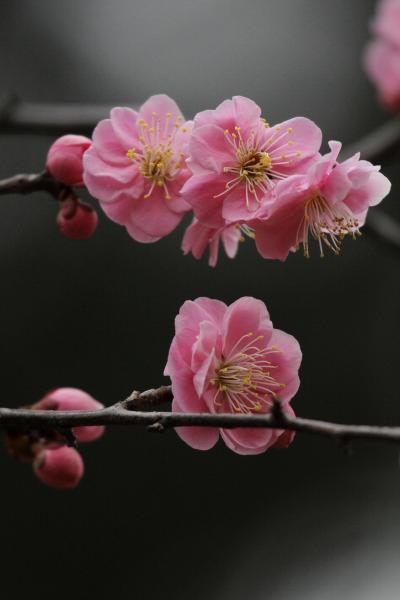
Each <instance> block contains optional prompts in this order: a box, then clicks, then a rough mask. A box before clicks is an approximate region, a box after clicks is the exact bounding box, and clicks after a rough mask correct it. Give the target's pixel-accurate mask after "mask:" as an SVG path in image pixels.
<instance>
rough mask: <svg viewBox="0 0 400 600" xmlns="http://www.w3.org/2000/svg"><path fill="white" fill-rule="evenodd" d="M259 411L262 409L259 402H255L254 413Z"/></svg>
mask: <svg viewBox="0 0 400 600" xmlns="http://www.w3.org/2000/svg"><path fill="white" fill-rule="evenodd" d="M261 409H262V406H261V404H260V402H256V403H255V405H254V410H255V411H256V412H260V410H261Z"/></svg>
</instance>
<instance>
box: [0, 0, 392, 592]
mask: <svg viewBox="0 0 400 600" xmlns="http://www.w3.org/2000/svg"><path fill="white" fill-rule="evenodd" d="M373 9H374V1H373V0H352V1H351V2H349V1H348V0H335V1H334V2H321V1H320V0H246V2H243V0H241V1H239V0H201V1H197V2H195V1H194V0H163V1H161V0H146V2H140V3H139V2H138V1H137V0H96V1H95V0H85V1H84V2H82V0H57V1H56V2H55V1H54V0H41V1H40V2H35V1H34V0H19V1H18V2H16V1H15V0H3V1H2V2H1V6H0V17H1V18H0V34H1V35H0V44H1V47H2V51H1V53H0V68H1V89H2V91H3V92H7V91H13V92H16V93H17V94H18V95H19V96H20V98H22V99H24V100H27V101H34V102H55V103H58V102H87V103H105V104H115V105H121V104H122V105H125V104H127V103H130V104H135V103H136V104H137V103H139V104H140V103H141V102H142V101H143V100H144V99H146V98H147V97H148V96H149V95H151V94H154V93H160V92H164V93H167V94H169V95H171V96H172V97H173V98H174V99H176V100H177V102H178V104H179V105H180V106H181V108H182V110H183V112H184V114H185V115H186V116H187V117H188V118H190V117H193V115H194V114H195V113H196V112H197V111H199V110H203V109H205V108H214V107H215V106H216V105H217V104H218V103H219V102H221V101H222V100H223V99H225V98H226V97H231V96H232V95H234V94H242V95H245V96H248V97H250V98H252V99H254V100H255V101H256V102H257V103H258V104H260V105H261V107H262V108H263V113H264V116H265V117H267V119H268V120H269V121H271V122H278V121H280V120H282V119H285V118H289V117H292V116H296V115H304V116H307V117H309V118H311V119H313V120H315V121H316V122H317V123H318V124H319V125H320V126H321V128H322V129H323V131H324V135H325V147H324V149H326V142H327V140H329V139H339V140H342V141H343V142H344V143H345V144H349V143H353V142H355V141H356V140H357V139H358V138H359V137H360V136H362V135H364V134H365V133H367V132H369V131H371V130H372V129H373V128H374V127H376V126H378V125H379V124H381V123H384V122H385V121H386V120H387V119H388V118H389V116H388V115H387V114H385V113H384V112H383V110H381V109H380V108H379V106H378V104H377V102H376V99H375V92H374V90H373V88H372V86H371V85H370V84H369V82H368V81H367V78H366V76H365V75H364V73H363V71H362V69H361V66H360V63H361V54H362V50H363V47H364V45H365V43H366V40H367V39H368V21H369V19H370V18H371V16H372V14H373ZM75 133H79V132H75ZM52 141H53V138H51V137H48V136H44V135H43V136H28V135H18V136H16V135H11V134H7V135H3V136H2V137H1V141H0V158H1V162H0V177H7V176H10V175H12V174H14V173H17V172H36V171H39V170H41V169H42V168H43V164H44V159H45V155H46V152H47V149H48V147H49V145H50V143H51V142H52ZM399 161H400V152H398V154H397V156H393V158H392V160H391V162H388V163H386V164H384V165H383V172H384V173H385V174H386V175H387V176H389V177H390V178H391V179H392V181H393V191H392V194H391V196H390V197H389V198H388V199H386V200H385V201H384V209H385V210H386V211H387V212H388V213H390V214H392V215H394V216H397V217H398V218H399V219H400V207H399V206H398V204H399V203H398V195H399V191H400V181H399V180H400V177H399V169H398V165H399ZM55 217H56V203H55V202H54V201H53V200H52V199H51V198H50V197H48V196H46V195H44V194H43V195H41V194H36V195H32V196H27V197H22V196H15V197H13V196H3V197H2V198H1V218H0V278H1V281H2V282H3V284H2V292H1V296H0V340H1V341H0V352H1V365H2V371H1V383H2V394H1V405H4V406H18V405H22V404H27V403H32V402H34V401H35V400H37V399H38V398H40V397H41V396H42V395H43V394H44V393H45V392H46V391H47V390H48V389H50V388H52V387H58V386H76V387H80V388H83V389H85V390H87V391H88V392H90V393H91V394H92V395H93V396H95V397H96V398H97V399H98V400H100V401H101V402H103V403H105V404H111V403H114V402H115V401H117V400H119V399H122V398H124V397H125V396H127V395H128V394H129V393H130V392H131V390H132V389H134V388H136V389H147V388H149V387H154V386H158V385H160V384H162V383H164V382H167V380H166V379H165V378H163V376H162V372H163V369H164V365H165V362H166V356H167V352H168V348H169V344H170V341H171V339H172V336H173V327H174V323H173V321H174V317H175V314H176V313H177V312H178V310H179V307H180V306H181V304H182V303H183V301H184V300H186V299H188V298H196V297H198V296H200V295H205V296H209V297H212V298H219V299H221V300H224V301H225V302H228V303H230V302H232V301H233V300H235V299H237V298H239V297H240V296H243V295H252V296H255V297H257V298H261V299H262V300H264V301H265V302H266V304H267V306H268V308H269V310H270V313H271V316H272V320H273V322H274V324H275V325H276V326H277V327H279V328H281V329H283V330H285V331H288V332H290V333H292V334H293V335H295V336H296V337H297V338H298V339H299V340H300V343H301V346H302V349H303V353H304V360H303V365H302V369H301V379H302V387H301V390H300V392H299V394H298V395H297V397H296V398H295V399H294V401H293V406H294V408H295V410H296V412H297V413H298V414H300V415H302V416H309V417H314V418H321V419H331V420H336V421H344V422H348V423H351V422H354V423H361V422H366V423H375V424H384V423H385V424H393V425H394V424H399V420H400V419H399V417H400V396H399V390H398V389H397V386H396V385H395V380H394V379H393V378H394V374H395V373H396V371H398V358H399V352H398V347H399V340H400V310H399V306H400V285H399V277H398V273H399V268H400V256H399V255H398V254H396V253H394V252H393V251H391V250H390V249H388V248H386V247H384V246H382V245H380V244H379V243H378V242H376V241H375V240H373V239H371V238H370V237H369V236H368V235H367V234H365V235H364V236H363V237H362V238H361V239H360V240H359V241H357V242H352V241H349V240H346V242H345V243H344V248H343V252H342V255H341V256H340V257H335V256H330V255H329V256H328V255H327V256H326V258H325V259H323V260H321V259H320V258H319V257H318V252H316V251H315V252H313V253H312V258H311V260H309V261H306V260H305V259H304V258H303V257H302V255H301V253H300V252H299V253H298V254H297V255H293V256H290V257H289V259H288V261H287V262H286V263H284V264H282V263H278V262H275V261H265V260H263V259H261V258H260V257H259V256H258V254H257V252H256V250H255V248H254V247H252V244H251V242H250V241H247V242H246V243H245V244H243V245H241V248H240V251H239V255H238V258H237V259H236V260H235V261H234V262H233V261H230V260H229V259H227V258H225V257H222V258H221V259H220V261H219V264H218V266H217V267H216V268H215V269H210V268H209V267H208V266H207V261H206V260H203V261H201V262H198V261H195V260H194V259H193V258H192V257H190V256H188V257H183V256H182V254H181V250H180V241H181V236H182V232H183V227H181V228H180V229H179V230H178V231H177V232H175V233H174V234H173V235H171V236H170V237H168V238H166V239H164V240H162V241H160V242H158V243H157V244H154V245H140V244H138V243H136V242H134V241H133V240H131V239H130V238H129V236H128V235H127V234H126V233H125V230H124V229H123V228H121V227H119V226H117V225H115V224H113V223H111V222H110V221H107V220H106V218H104V216H103V215H100V224H99V228H98V231H97V233H96V235H95V236H94V237H93V238H92V239H91V240H89V241H86V242H73V241H70V240H67V239H65V238H63V237H61V235H60V234H59V233H58V231H57V229H56V226H55ZM82 453H83V455H84V459H85V465H86V475H85V477H84V479H83V481H82V483H81V484H80V486H79V487H78V488H77V489H76V490H74V491H72V492H57V491H55V490H52V489H49V488H46V487H44V486H43V485H42V484H41V483H39V481H38V480H36V479H35V478H34V476H33V475H32V472H31V469H30V467H29V466H24V465H20V464H18V463H16V462H14V461H13V460H12V459H11V458H9V457H8V456H7V455H6V453H5V452H3V453H2V454H1V455H0V469H1V473H2V481H3V484H2V493H1V513H2V519H1V542H2V558H1V565H2V569H1V571H2V574H1V583H0V593H1V595H2V597H3V598H7V599H8V598H13V599H14V598H15V599H19V598H25V597H27V596H29V597H32V598H55V597H56V598H59V599H61V600H63V599H67V598H72V597H73V598H83V599H85V598H113V599H115V600H119V599H125V598H138V599H146V600H147V599H153V598H167V599H171V600H172V599H173V600H187V599H188V598H190V599H191V600H203V599H207V600H217V599H218V600H224V599H225V598H226V599H229V600H242V599H243V598H251V599H252V600H263V599H265V598H274V600H292V599H293V600H294V599H302V598H307V600H314V599H315V600H317V599H318V600H334V599H335V600H336V599H337V598H338V597H342V598H346V599H351V600H376V598H378V597H379V598H380V600H392V599H393V600H394V599H396V600H397V599H398V597H399V589H400V570H399V558H398V557H399V544H400V542H399V536H400V517H399V511H400V508H399V499H400V472H399V456H398V449H397V448H396V447H384V446H382V445H375V446H374V445H372V444H355V445H354V446H353V448H352V452H351V453H350V454H349V453H348V452H345V451H344V449H343V448H341V447H339V446H337V445H336V444H334V443H333V442H331V441H329V440H325V439H317V438H308V437H306V436H297V438H296V440H295V442H294V444H293V445H292V446H291V448H290V449H289V450H286V451H270V452H268V453H266V454H265V455H261V456H257V457H241V456H237V455H235V454H233V453H231V452H230V451H229V450H227V449H226V448H225V446H223V444H220V445H218V447H216V448H215V449H213V450H212V451H209V452H206V453H201V452H196V451H193V450H192V449H190V448H189V447H187V446H186V445H185V444H184V443H183V442H182V441H181V440H180V439H179V438H178V437H177V436H176V435H175V434H174V432H173V431H172V432H168V433H166V434H165V435H162V436H160V435H154V434H153V435H151V434H149V433H147V432H146V431H144V430H141V429H138V428H121V429H118V428H113V429H110V430H109V431H107V434H106V436H105V437H104V438H103V439H102V440H100V441H98V442H96V443H94V444H93V445H86V446H84V447H83V448H82Z"/></svg>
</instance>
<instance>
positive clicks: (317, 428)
mask: <svg viewBox="0 0 400 600" xmlns="http://www.w3.org/2000/svg"><path fill="white" fill-rule="evenodd" d="M171 398H172V393H171V388H170V387H169V386H163V387H161V388H158V389H154V390H153V389H152V390H148V391H146V392H143V393H141V394H140V393H139V392H133V394H131V396H129V398H127V399H126V400H124V401H122V402H118V403H117V404H114V405H113V406H110V407H108V408H104V409H101V410H95V411H90V412H88V411H70V412H66V411H44V410H30V409H18V408H17V409H10V408H0V428H3V429H5V430H6V431H7V430H12V431H13V432H15V431H16V430H21V431H27V430H29V429H39V430H41V429H44V430H51V429H56V430H59V429H60V428H61V429H65V428H70V427H77V426H85V425H107V426H111V425H142V426H147V427H148V429H149V430H150V431H164V430H166V429H170V428H173V427H182V426H185V427H218V428H220V427H221V428H224V429H234V428H237V427H241V428H242V427H249V428H266V429H282V430H289V431H297V432H298V433H308V434H312V435H320V436H325V437H330V438H334V439H337V440H339V441H341V442H349V441H352V440H362V439H363V440H371V441H377V442H378V441H380V442H395V443H400V427H378V426H372V425H343V424H340V423H329V422H326V421H317V420H313V419H303V418H301V417H290V416H287V415H285V414H284V413H283V412H282V410H281V409H280V406H279V404H277V405H275V410H273V411H272V412H270V413H268V414H258V415H255V414H247V415H243V414H241V415H238V414H211V413H174V412H159V411H157V412H155V411H151V412H146V411H144V410H133V408H136V407H137V406H141V407H143V408H144V407H153V406H155V405H156V404H160V403H163V402H167V401H170V400H171Z"/></svg>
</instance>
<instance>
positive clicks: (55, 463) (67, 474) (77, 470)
mask: <svg viewBox="0 0 400 600" xmlns="http://www.w3.org/2000/svg"><path fill="white" fill-rule="evenodd" d="M33 469H34V472H35V474H36V476H37V477H38V478H39V479H40V481H42V482H43V483H45V484H46V485H49V486H51V487H55V488H58V489H69V488H74V487H76V486H77V485H78V483H79V482H80V480H81V479H82V476H83V472H84V465H83V460H82V458H81V455H80V454H79V452H77V451H76V450H75V449H74V448H69V447H67V446H61V448H56V449H55V450H44V451H42V452H40V453H39V454H38V455H37V457H36V459H35V461H34V463H33Z"/></svg>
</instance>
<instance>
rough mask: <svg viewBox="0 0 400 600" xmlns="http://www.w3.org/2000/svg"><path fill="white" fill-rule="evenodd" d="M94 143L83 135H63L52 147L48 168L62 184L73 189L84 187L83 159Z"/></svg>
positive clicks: (48, 156)
mask: <svg viewBox="0 0 400 600" xmlns="http://www.w3.org/2000/svg"><path fill="white" fill-rule="evenodd" d="M91 144H92V141H91V140H90V139H89V138H87V137H84V136H83V135H63V136H62V137H60V138H58V140H56V141H55V142H54V144H52V146H50V150H49V152H48V154H47V160H46V168H47V170H48V171H49V173H50V174H51V175H52V176H53V177H54V179H56V180H57V181H60V182H61V183H64V184H65V185H68V186H71V187H81V186H83V179H82V177H83V165H82V157H83V154H84V153H85V152H86V150H87V149H88V148H90V146H91Z"/></svg>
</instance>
